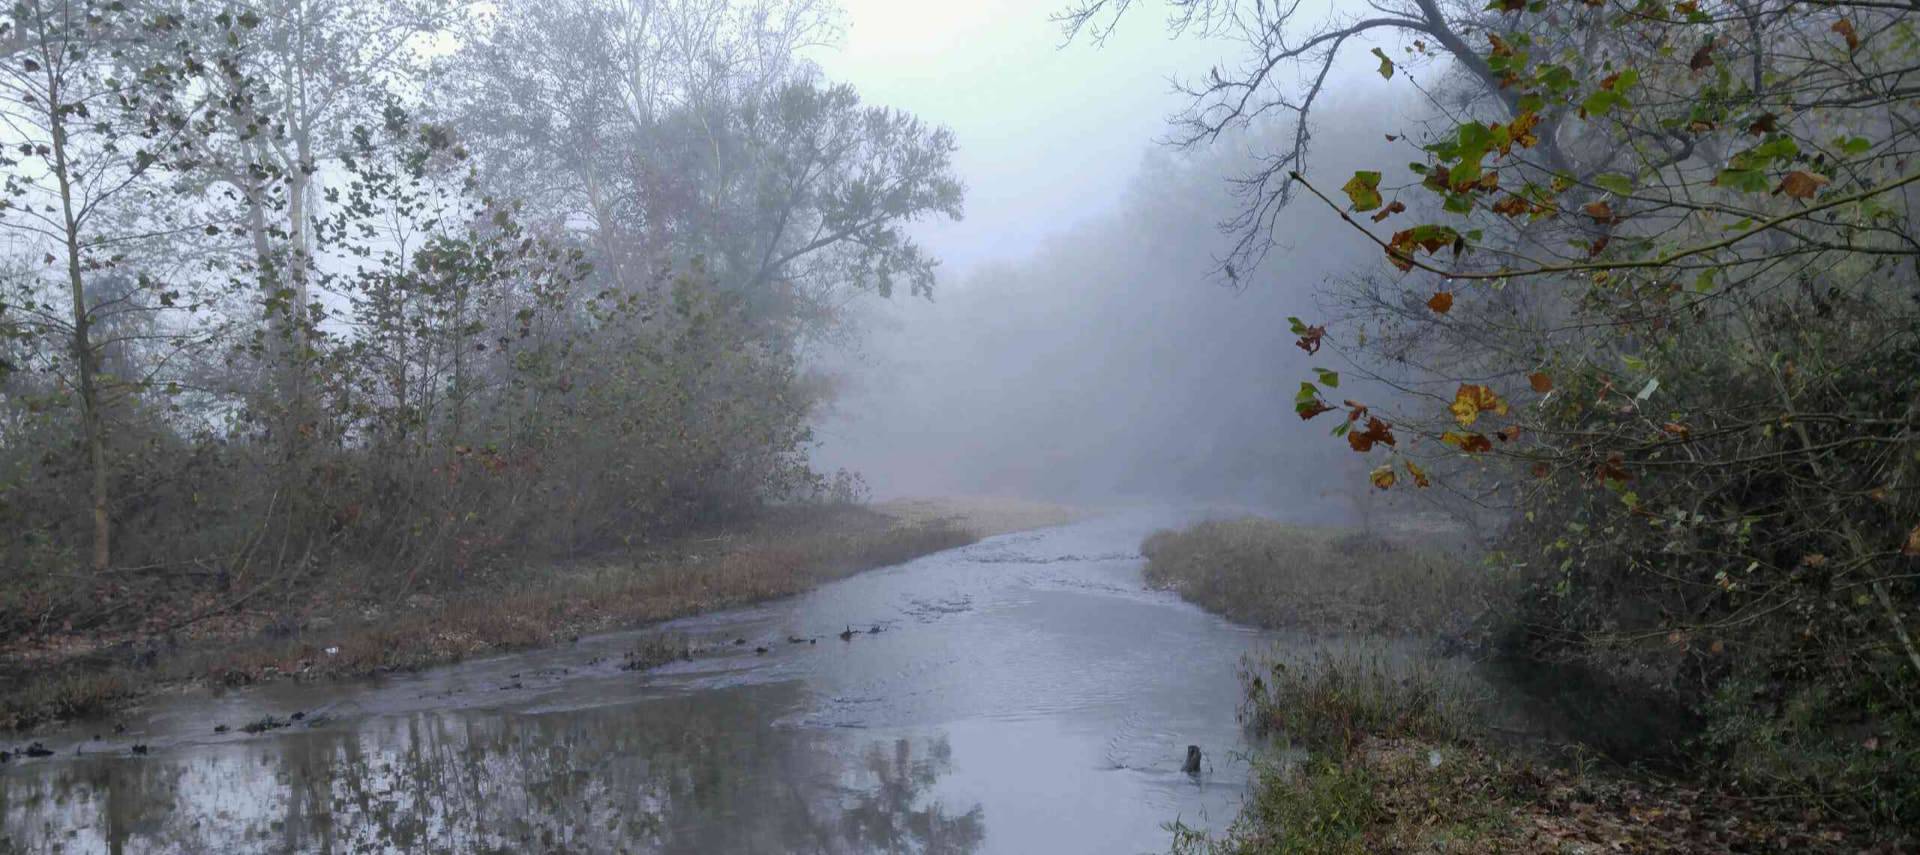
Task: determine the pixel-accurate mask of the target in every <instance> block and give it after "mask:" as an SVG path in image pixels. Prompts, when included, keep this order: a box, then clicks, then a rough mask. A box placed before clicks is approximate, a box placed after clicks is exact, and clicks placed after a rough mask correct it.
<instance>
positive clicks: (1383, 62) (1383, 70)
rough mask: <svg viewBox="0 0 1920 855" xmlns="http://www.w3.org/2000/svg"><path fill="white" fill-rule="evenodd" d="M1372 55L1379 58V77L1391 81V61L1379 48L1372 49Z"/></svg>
mask: <svg viewBox="0 0 1920 855" xmlns="http://www.w3.org/2000/svg"><path fill="white" fill-rule="evenodd" d="M1373 55H1374V56H1377V57H1379V58H1380V76H1381V77H1384V78H1386V79H1388V80H1392V79H1393V60H1391V59H1388V58H1387V54H1386V52H1385V51H1382V50H1381V49H1379V48H1374V49H1373Z"/></svg>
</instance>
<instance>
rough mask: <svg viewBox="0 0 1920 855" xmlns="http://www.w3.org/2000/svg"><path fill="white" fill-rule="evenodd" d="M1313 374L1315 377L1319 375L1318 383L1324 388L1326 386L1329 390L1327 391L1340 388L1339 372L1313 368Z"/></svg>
mask: <svg viewBox="0 0 1920 855" xmlns="http://www.w3.org/2000/svg"><path fill="white" fill-rule="evenodd" d="M1313 373H1314V374H1316V375H1319V378H1320V383H1321V384H1322V385H1324V386H1326V387H1327V388H1329V389H1338V388H1340V374H1339V372H1337V371H1328V370H1327V369H1325V368H1315V369H1313Z"/></svg>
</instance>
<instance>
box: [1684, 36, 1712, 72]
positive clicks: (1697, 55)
mask: <svg viewBox="0 0 1920 855" xmlns="http://www.w3.org/2000/svg"><path fill="white" fill-rule="evenodd" d="M1712 67H1713V37H1712V36H1708V37H1707V43H1706V44H1703V45H1701V46H1700V49H1699V50H1697V51H1694V52H1693V59H1690V60H1688V61H1687V68H1688V69H1689V70H1692V71H1705V70H1707V69H1709V68H1712Z"/></svg>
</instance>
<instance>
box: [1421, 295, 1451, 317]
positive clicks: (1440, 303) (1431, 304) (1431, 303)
mask: <svg viewBox="0 0 1920 855" xmlns="http://www.w3.org/2000/svg"><path fill="white" fill-rule="evenodd" d="M1427 308H1429V309H1432V310H1434V311H1435V312H1437V313H1439V314H1442V315H1444V314H1446V313H1447V312H1449V311H1452V310H1453V295H1452V294H1450V293H1448V292H1446V291H1440V292H1438V293H1435V294H1434V295H1433V296H1432V297H1431V298H1429V299H1428V300H1427Z"/></svg>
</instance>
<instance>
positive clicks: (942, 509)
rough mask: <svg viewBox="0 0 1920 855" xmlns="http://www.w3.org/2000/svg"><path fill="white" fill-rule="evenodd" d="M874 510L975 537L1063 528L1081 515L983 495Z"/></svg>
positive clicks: (898, 503) (1058, 507) (1067, 509)
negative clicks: (960, 531)
mask: <svg viewBox="0 0 1920 855" xmlns="http://www.w3.org/2000/svg"><path fill="white" fill-rule="evenodd" d="M873 509H874V510H875V511H876V512H879V513H882V514H886V515H887V516H890V517H893V518H895V519H898V520H900V521H901V522H903V523H908V524H927V523H946V524H949V525H953V526H955V527H958V528H959V529H961V530H962V531H965V532H967V533H968V534H971V535H973V536H974V537H978V538H986V537H992V536H994V535H997V534H1006V533H1008V532H1015V531H1026V530H1028V529H1036V528H1046V527H1047V526H1055V525H1064V524H1066V523H1070V522H1073V521H1075V520H1078V519H1081V518H1082V517H1083V516H1084V514H1082V512H1081V511H1079V510H1078V509H1075V508H1070V507H1066V506H1064V505H1055V504H1050V503H1047V502H1033V501H1027V500H1025V499H1000V498H991V497H986V496H963V497H953V498H941V499H894V500H891V501H886V502H880V503H878V504H875V505H874V506H873Z"/></svg>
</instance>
